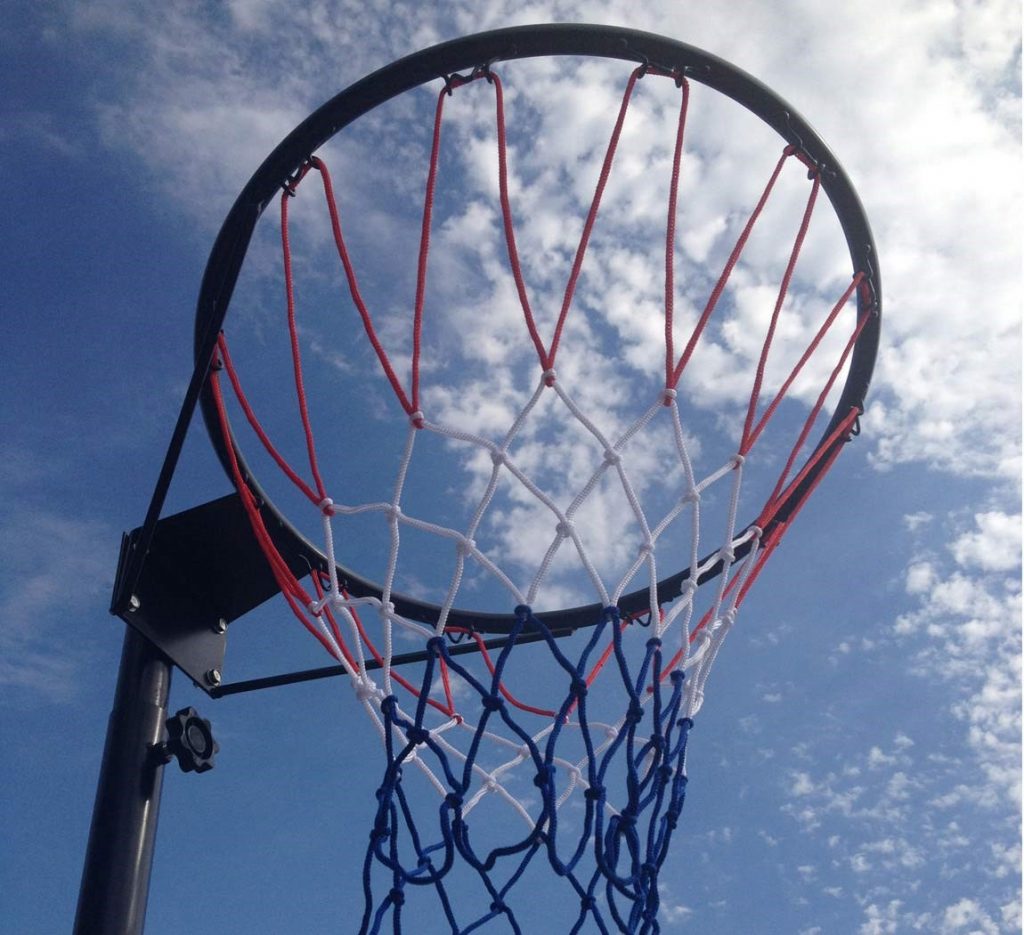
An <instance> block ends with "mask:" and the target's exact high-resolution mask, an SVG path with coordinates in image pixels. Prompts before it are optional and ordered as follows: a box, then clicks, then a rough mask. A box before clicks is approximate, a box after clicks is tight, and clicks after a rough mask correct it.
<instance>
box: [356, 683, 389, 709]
mask: <svg viewBox="0 0 1024 935" xmlns="http://www.w3.org/2000/svg"><path fill="white" fill-rule="evenodd" d="M354 687H355V693H356V698H358V699H359V700H360V701H367V700H368V699H370V698H375V697H376V695H377V686H376V685H375V684H374V683H373V682H371V681H370V680H369V679H359V681H357V682H356V683H355V686H354ZM383 707H384V706H383V704H382V705H381V710H383Z"/></svg>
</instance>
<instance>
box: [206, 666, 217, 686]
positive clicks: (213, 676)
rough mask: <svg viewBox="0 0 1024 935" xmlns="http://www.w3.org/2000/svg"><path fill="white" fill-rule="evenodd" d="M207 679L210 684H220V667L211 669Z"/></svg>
mask: <svg viewBox="0 0 1024 935" xmlns="http://www.w3.org/2000/svg"><path fill="white" fill-rule="evenodd" d="M206 681H207V683H208V684H209V685H220V669H210V671H209V672H207V673H206Z"/></svg>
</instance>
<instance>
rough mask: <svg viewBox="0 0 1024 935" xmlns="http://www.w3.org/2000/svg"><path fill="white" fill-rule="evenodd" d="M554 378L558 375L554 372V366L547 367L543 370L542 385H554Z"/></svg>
mask: <svg viewBox="0 0 1024 935" xmlns="http://www.w3.org/2000/svg"><path fill="white" fill-rule="evenodd" d="M556 379H558V376H557V374H556V373H555V368H554V367H551V368H549V369H547V370H545V371H544V385H545V386H554V385H555V380H556Z"/></svg>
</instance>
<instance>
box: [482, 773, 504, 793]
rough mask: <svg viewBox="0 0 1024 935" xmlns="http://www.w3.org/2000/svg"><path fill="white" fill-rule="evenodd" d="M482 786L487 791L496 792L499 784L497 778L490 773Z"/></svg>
mask: <svg viewBox="0 0 1024 935" xmlns="http://www.w3.org/2000/svg"><path fill="white" fill-rule="evenodd" d="M484 788H485V789H486V790H487V791H488V792H497V791H498V789H499V788H500V786H499V785H498V780H497V779H495V778H494V776H493V775H491V776H488V777H487V778H486V779H485V780H484Z"/></svg>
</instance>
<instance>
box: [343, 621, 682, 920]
mask: <svg viewBox="0 0 1024 935" xmlns="http://www.w3.org/2000/svg"><path fill="white" fill-rule="evenodd" d="M531 632H532V633H539V634H540V636H541V638H542V640H543V642H544V643H545V644H546V645H547V647H548V649H549V651H550V653H551V656H552V658H553V659H554V660H555V661H556V663H557V665H558V667H559V668H560V669H561V670H562V672H563V673H564V677H565V683H566V685H567V691H566V693H565V696H564V700H563V701H562V703H561V706H560V708H559V710H558V711H557V712H556V714H555V717H554V718H553V720H552V722H551V724H550V727H549V729H548V730H546V731H541V732H540V734H537V733H536V732H533V733H531V732H529V731H527V730H526V729H525V728H524V727H523V726H521V725H520V724H519V723H518V722H517V720H516V717H515V716H514V714H515V712H514V711H513V710H510V708H511V706H510V705H509V704H508V702H507V701H506V698H505V697H503V691H502V677H503V673H504V671H505V668H506V666H507V664H508V661H509V659H510V657H511V656H512V654H513V652H514V650H515V645H514V644H515V640H516V638H517V637H518V636H519V635H520V634H529V633H531ZM609 634H610V639H611V643H612V649H613V658H614V664H613V666H612V667H611V668H613V671H614V673H615V675H614V678H613V679H612V681H613V682H614V683H615V690H616V691H617V690H618V686H619V685H620V684H621V687H622V689H623V696H622V700H623V701H624V703H625V714H624V716H621V718H620V721H619V722H618V723H617V724H616V726H615V728H614V730H612V731H609V730H608V727H607V725H604V724H598V723H596V722H594V723H592V722H591V720H589V719H588V699H587V694H588V685H587V682H586V679H585V678H584V673H585V672H586V671H588V668H589V665H588V664H589V663H590V661H591V657H592V656H593V655H594V652H595V648H596V647H597V646H599V645H603V643H605V642H607V640H608V639H609ZM602 637H603V638H604V640H602ZM622 638H623V627H622V625H621V619H620V615H619V611H618V609H617V608H615V607H608V608H606V609H605V610H604V611H603V613H602V617H601V620H600V621H599V623H598V624H597V625H595V626H594V627H593V628H592V631H591V634H590V637H589V639H588V641H587V643H586V645H585V647H584V649H583V651H582V653H581V655H580V658H579V659H578V660H577V661H576V662H572V661H570V660H569V659H568V658H567V657H566V656H565V654H564V653H563V652H562V651H561V649H560V647H559V646H558V644H557V642H556V640H555V638H554V637H553V635H552V633H551V632H550V630H549V629H548V628H547V627H546V626H545V624H544V623H543V622H542V621H541V620H539V619H538V618H537V617H536V616H535V615H534V614H533V613H532V611H531V610H530V608H529V607H526V606H520V607H518V608H516V625H515V627H514V628H513V630H512V632H511V633H510V635H509V638H508V641H507V642H506V644H505V645H504V647H503V648H502V649H501V651H500V653H499V655H498V657H497V659H496V661H495V664H494V667H493V668H494V670H493V672H492V673H490V675H491V677H490V679H489V681H481V680H480V679H479V678H478V677H477V676H476V675H474V674H473V672H471V671H470V670H469V669H468V668H467V667H466V666H464V665H461V664H460V662H459V657H457V656H453V655H452V654H451V653H450V651H449V644H448V642H447V641H446V640H445V639H444V638H443V637H435V638H433V639H431V640H430V641H429V642H428V644H427V648H428V651H429V658H428V661H427V664H426V669H425V671H424V674H423V680H422V690H421V691H420V693H419V696H418V702H417V705H416V708H415V712H414V713H413V714H412V715H403V714H402V712H401V710H400V706H399V702H398V699H397V698H396V697H395V696H394V695H389V696H387V697H386V698H384V699H383V701H382V702H381V704H380V711H381V715H382V718H383V725H384V734H385V738H384V740H385V742H384V748H385V751H386V757H387V763H386V768H385V771H384V779H383V782H382V783H381V786H380V788H379V789H378V790H377V811H376V816H375V819H374V824H373V829H372V831H371V833H370V842H369V846H368V848H367V851H366V860H365V864H364V872H363V889H364V895H365V909H364V913H363V917H362V924H361V928H360V932H361V933H377V932H387V931H393V932H402V931H406V932H410V933H413V932H421V931H423V927H422V918H421V919H419V920H418V921H417V920H416V917H415V915H414V914H413V913H412V912H410V911H409V910H408V909H407V908H405V907H406V903H407V900H409V899H410V897H411V896H413V895H414V893H413V891H415V890H420V889H432V890H434V891H435V892H436V903H437V904H438V905H439V906H440V910H441V912H442V913H443V916H444V919H445V920H446V922H447V925H448V926H449V927H450V930H451V932H453V933H468V932H476V931H511V932H522V931H524V928H523V922H522V918H523V910H524V909H525V908H526V907H527V906H529V904H530V902H531V898H532V899H533V900H535V899H536V894H535V893H533V892H532V891H531V888H530V887H528V886H521V887H519V888H518V889H517V886H516V884H517V883H521V882H522V881H523V879H524V876H525V875H526V874H527V872H528V870H529V869H530V867H531V865H537V864H543V863H544V862H546V863H547V865H548V867H549V868H550V872H551V873H553V874H554V875H555V877H557V878H560V879H561V880H564V881H565V883H566V885H567V886H568V887H570V888H571V890H572V892H573V894H574V898H575V900H576V902H577V903H578V906H579V909H578V914H577V916H576V920H575V923H574V924H573V925H572V928H571V930H570V931H571V932H572V933H577V932H584V931H599V932H615V931H619V932H631V933H652V932H657V931H659V925H658V920H657V914H658V906H659V894H658V874H659V871H660V868H661V865H662V862H663V861H664V859H665V856H666V854H667V853H668V849H669V843H670V840H671V838H672V833H673V831H674V830H675V828H676V825H677V823H678V821H679V816H680V812H681V811H682V807H683V800H684V798H685V794H686V769H685V762H686V741H687V737H688V735H689V731H690V728H691V727H692V725H693V722H692V721H691V720H690V718H688V717H685V716H682V715H681V711H682V706H683V700H684V691H683V683H684V678H685V674H684V672H683V671H682V670H679V669H676V670H674V671H672V672H671V673H670V674H668V676H667V677H666V678H664V679H663V677H662V676H663V671H662V647H661V640H660V639H658V638H656V637H655V638H651V639H649V640H648V641H647V643H646V651H645V652H644V654H643V656H642V659H641V660H640V661H639V663H636V662H634V664H633V668H631V667H630V664H629V663H628V662H627V658H626V654H625V653H624V652H623V648H622ZM442 660H443V663H444V665H446V666H447V667H448V669H449V670H450V672H451V673H452V674H454V675H455V676H457V677H458V678H460V679H461V680H462V682H463V683H464V685H465V686H466V687H467V689H468V690H470V691H472V692H475V693H476V696H477V700H478V710H479V719H478V722H477V724H476V725H474V727H473V729H472V730H473V734H472V738H471V740H470V742H469V743H468V745H466V746H465V749H464V752H463V753H460V754H458V755H453V754H454V750H453V748H452V747H451V746H450V745H448V744H446V743H445V742H444V741H443V738H442V737H441V736H439V735H438V734H437V733H436V732H435V731H432V730H431V728H430V727H429V726H428V724H427V720H426V719H427V715H428V710H429V709H428V705H427V702H426V699H427V698H428V697H429V693H430V690H431V686H432V685H434V684H435V680H436V679H437V677H438V670H439V668H440V667H441V661H442ZM609 675H612V672H609ZM611 690H612V688H611V686H610V685H608V684H605V685H603V686H602V689H601V691H602V695H605V694H607V692H609V691H611ZM469 707H472V706H469ZM620 710H621V709H620ZM496 722H497V723H496ZM570 722H571V723H572V725H573V731H574V732H575V733H576V734H577V735H578V743H579V744H580V745H581V747H582V750H583V751H584V753H583V756H582V757H581V758H580V760H579V762H578V763H577V765H576V768H575V769H571V770H567V769H566V768H565V766H564V763H565V760H564V757H561V756H559V754H558V748H559V742H560V740H562V739H563V734H564V733H565V731H566V730H567V725H568V724H569V723H570ZM495 729H500V730H501V731H502V733H503V734H504V735H505V736H507V737H509V738H515V741H518V742H519V743H520V744H521V747H520V753H519V756H520V757H521V758H522V759H523V760H524V766H525V769H526V771H527V773H529V772H531V771H532V773H533V777H532V782H533V786H534V787H535V789H536V795H535V796H534V797H533V802H534V804H533V807H532V809H531V810H530V818H531V821H532V828H530V827H526V828H525V830H524V831H523V832H521V833H520V834H519V835H515V834H513V836H512V837H513V839H512V840H509V841H506V842H503V843H501V844H500V845H497V846H494V843H493V833H492V832H493V830H494V829H493V827H490V826H488V823H487V822H486V820H481V821H480V822H479V823H478V822H476V821H475V819H476V818H477V815H475V814H468V813H469V812H470V811H471V809H470V808H469V801H470V799H471V796H472V795H473V790H474V789H476V788H478V787H479V786H480V767H479V765H478V762H477V761H478V757H479V755H480V751H481V749H482V747H483V740H484V739H485V736H486V735H488V734H489V733H492V732H493V731H494V730H495ZM537 737H540V739H535V738H537ZM574 740H575V739H574ZM515 741H513V742H515ZM417 759H422V760H427V761H429V762H430V765H431V772H432V773H433V775H435V776H436V777H437V781H439V782H441V783H443V786H444V790H438V791H439V792H441V791H443V795H442V796H441V802H440V805H439V806H438V807H436V808H435V809H434V810H432V811H428V812H424V811H423V810H422V809H417V808H416V807H415V805H414V803H413V802H412V800H411V796H410V795H409V794H408V791H407V789H406V784H405V783H403V778H404V774H405V773H406V772H408V770H409V768H410V766H411V765H412V763H413V761H415V760H417ZM567 773H569V774H571V775H566V774H567ZM569 785H572V786H575V785H581V786H582V787H583V795H582V803H583V805H582V815H579V814H578V813H577V814H575V815H574V816H573V818H572V820H571V821H566V820H564V821H561V822H560V821H559V817H560V816H559V806H560V805H561V804H563V802H564V801H565V799H566V798H567V797H568V796H567V792H566V790H567V786H569ZM610 786H611V787H613V788H614V789H615V790H616V798H617V801H615V802H614V803H613V802H612V801H611V798H610V796H609V787H610ZM484 841H486V843H483V844H482V843H481V842H484ZM472 888H476V890H477V892H476V893H475V894H473V896H474V899H471V898H469V897H470V894H469V893H468V892H467V890H469V889H472ZM567 896H568V894H567V893H566V894H564V895H563V896H560V897H559V898H560V900H561V901H564V899H565V897H567ZM474 902H475V904H476V905H477V906H483V907H484V911H482V912H479V911H477V912H475V915H474V916H473V917H471V918H464V917H463V915H461V914H460V909H461V910H462V911H463V912H465V907H466V905H468V904H471V903H474ZM404 908H405V911H404V912H403V909H404ZM435 918H436V913H435ZM438 921H440V920H439V919H438ZM526 931H529V929H526ZM552 931H553V929H552Z"/></svg>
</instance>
